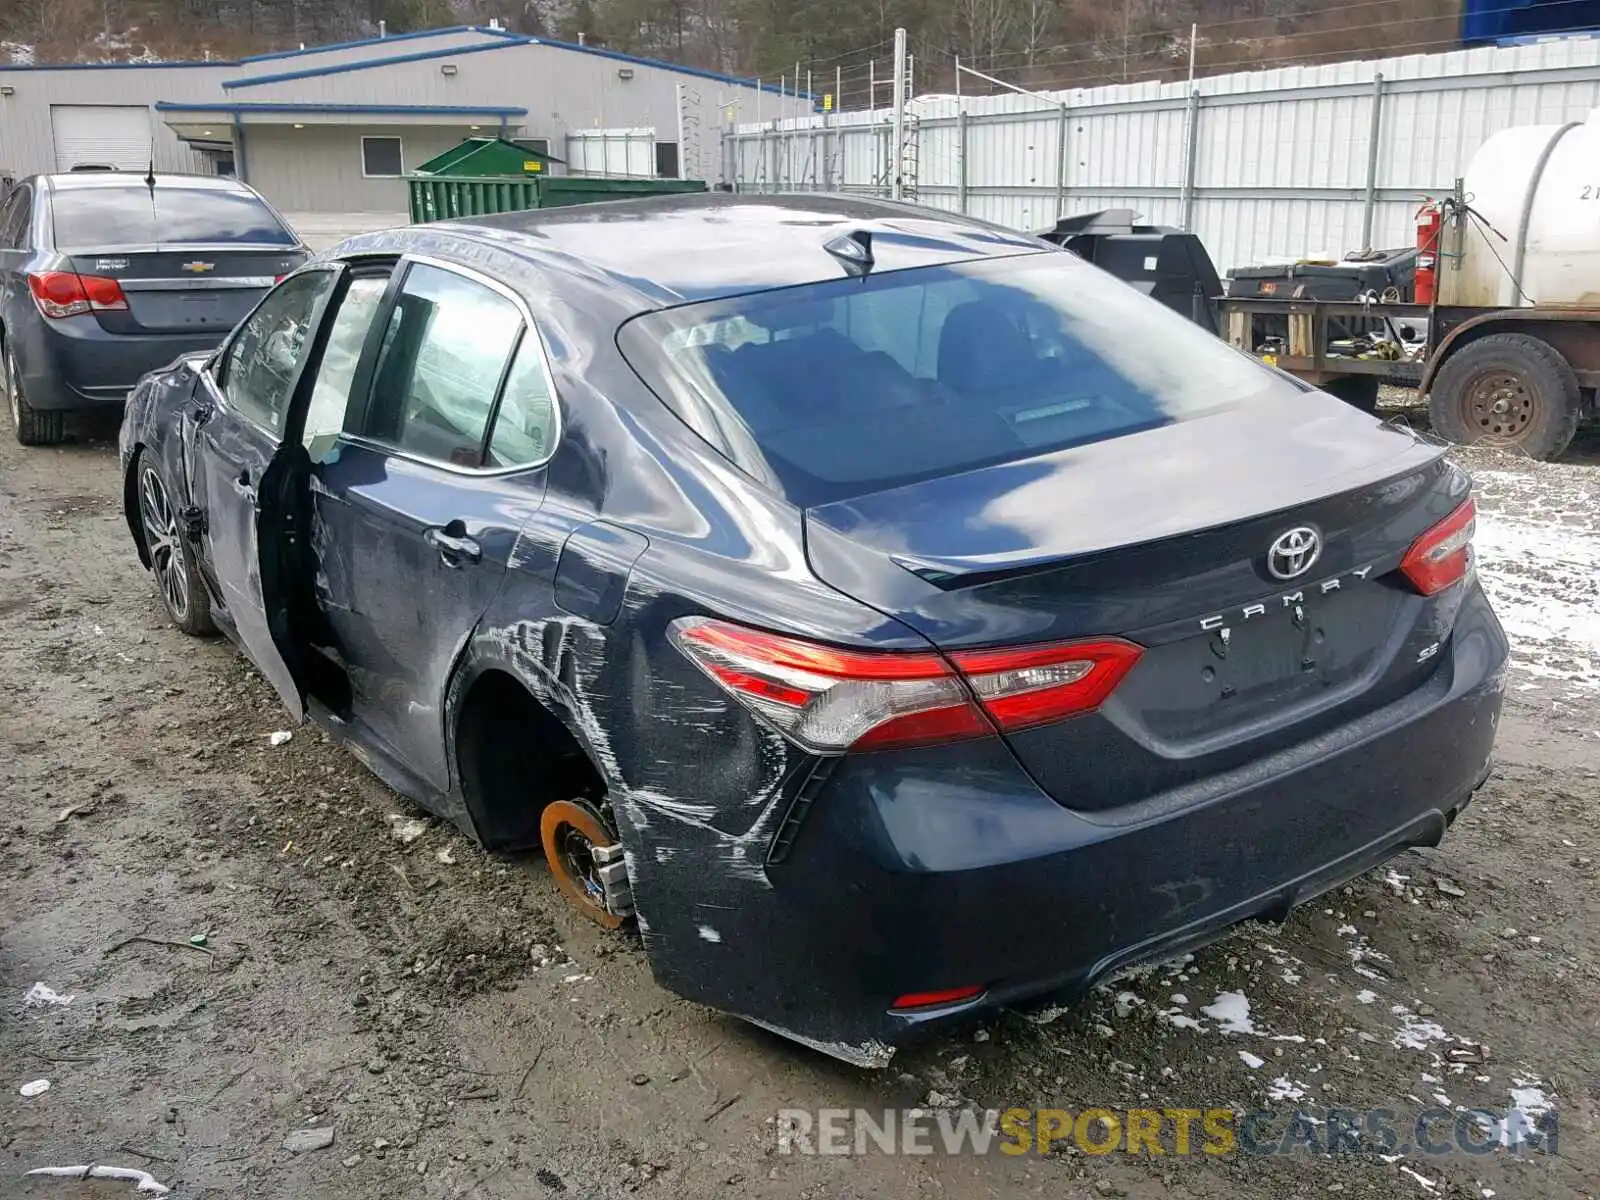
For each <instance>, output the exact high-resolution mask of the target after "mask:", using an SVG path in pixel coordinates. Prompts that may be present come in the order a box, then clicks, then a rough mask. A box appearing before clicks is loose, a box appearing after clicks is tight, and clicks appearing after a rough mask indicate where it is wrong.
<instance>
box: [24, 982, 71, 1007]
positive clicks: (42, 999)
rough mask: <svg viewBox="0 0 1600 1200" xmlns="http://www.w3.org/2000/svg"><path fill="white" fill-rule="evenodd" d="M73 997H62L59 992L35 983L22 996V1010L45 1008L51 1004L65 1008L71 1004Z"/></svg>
mask: <svg viewBox="0 0 1600 1200" xmlns="http://www.w3.org/2000/svg"><path fill="white" fill-rule="evenodd" d="M72 1001H73V997H71V996H63V995H62V994H61V993H60V992H58V991H56V990H55V989H54V988H52V987H48V986H47V985H45V984H43V983H36V984H34V985H33V986H32V987H31V988H29V989H28V990H27V991H26V992H24V993H23V994H22V1007H23V1008H45V1007H47V1006H49V1005H52V1004H59V1005H62V1006H66V1005H68V1004H71V1003H72Z"/></svg>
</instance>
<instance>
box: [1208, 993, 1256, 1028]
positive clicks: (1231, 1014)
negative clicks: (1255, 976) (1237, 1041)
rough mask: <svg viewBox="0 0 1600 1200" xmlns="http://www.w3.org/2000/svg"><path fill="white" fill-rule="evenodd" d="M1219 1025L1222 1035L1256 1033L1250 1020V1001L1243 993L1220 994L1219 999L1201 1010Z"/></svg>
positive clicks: (1218, 994)
mask: <svg viewBox="0 0 1600 1200" xmlns="http://www.w3.org/2000/svg"><path fill="white" fill-rule="evenodd" d="M1200 1011H1201V1012H1203V1013H1205V1015H1206V1016H1208V1017H1210V1018H1211V1019H1212V1020H1214V1021H1215V1022H1216V1023H1217V1030H1218V1032H1220V1033H1255V1032H1256V1027H1255V1025H1254V1024H1253V1023H1252V1022H1251V1020H1250V1001H1249V1000H1247V999H1246V998H1245V995H1244V993H1243V992H1218V993H1217V998H1216V999H1215V1000H1213V1001H1212V1002H1211V1003H1210V1004H1207V1005H1205V1006H1204V1007H1202V1008H1201V1009H1200Z"/></svg>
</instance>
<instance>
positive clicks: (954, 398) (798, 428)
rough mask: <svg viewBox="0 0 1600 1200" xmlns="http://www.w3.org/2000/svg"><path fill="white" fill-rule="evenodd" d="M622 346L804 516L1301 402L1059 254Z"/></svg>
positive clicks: (686, 312) (651, 329) (1208, 337)
mask: <svg viewBox="0 0 1600 1200" xmlns="http://www.w3.org/2000/svg"><path fill="white" fill-rule="evenodd" d="M618 344H619V345H620V347H621V348H622V351H623V354H624V355H625V356H626V357H627V359H628V361H629V362H630V363H632V364H633V366H634V368H635V369H636V370H638V371H639V373H640V374H641V376H643V377H644V379H645V381H646V382H647V383H649V384H650V386H651V387H652V388H653V389H654V390H655V392H656V393H657V395H659V396H660V397H661V398H662V400H664V401H665V402H666V403H667V405H668V406H669V407H671V408H672V409H673V410H674V411H675V412H677V413H678V415H679V416H680V417H682V418H683V420H684V421H685V423H687V424H688V425H689V426H690V428H692V429H694V430H695V431H696V432H697V433H699V434H700V435H701V436H702V437H703V438H705V439H706V440H707V441H708V442H710V443H711V444H712V445H713V446H714V447H716V448H717V449H718V450H720V451H721V452H722V453H723V454H725V455H726V456H727V457H728V458H730V459H732V460H733V461H734V462H735V463H737V464H738V465H740V466H741V467H743V468H744V469H745V470H747V471H748V472H749V473H750V474H752V475H754V476H755V477H757V478H758V479H763V480H765V481H766V482H768V483H769V484H771V485H773V486H775V487H777V488H778V489H779V490H780V491H781V492H782V493H783V494H784V495H785V496H787V497H788V498H789V499H790V500H791V501H792V502H793V503H796V504H798V505H800V506H802V507H808V506H811V505H814V504H822V503H827V502H829V501H832V500H838V499H844V498H848V497H851V496H858V495H864V494H866V493H868V492H875V491H882V490H884V489H887V488H891V487H898V486H902V485H904V484H909V483H913V482H916V481H917V480H920V479H927V478H932V477H936V476H940V475H949V474H955V473H957V472H961V471H966V470H972V469H974V468H976V467H980V466H985V465H988V464H991V463H997V462H1006V461H1009V460H1013V459H1021V458H1027V457H1030V456H1032V455H1036V454H1042V453H1046V452H1048V451H1052V450H1059V449H1063V448H1065V447H1068V446H1074V445H1080V444H1083V443H1086V442H1095V441H1103V440H1105V439H1108V438H1116V437H1125V436H1128V435H1131V434H1136V433H1138V432H1140V431H1141V430H1146V429H1152V428H1155V427H1157V426H1160V425H1167V424H1171V423H1173V422H1175V421H1185V420H1190V419H1193V418H1195V417H1198V416H1201V415H1203V414H1205V413H1207V412H1210V411H1213V410H1216V409H1219V408H1223V407H1228V406H1232V405H1236V404H1240V403H1249V402H1255V401H1260V400H1263V399H1266V398H1269V397H1278V396H1284V395H1295V394H1298V393H1296V392H1295V390H1294V388H1293V387H1292V385H1289V384H1287V383H1285V382H1283V381H1281V380H1280V379H1279V378H1278V377H1277V376H1276V375H1274V374H1273V373H1272V372H1271V371H1269V370H1267V369H1266V368H1264V367H1262V366H1260V365H1259V364H1257V363H1255V362H1254V361H1252V360H1251V359H1249V358H1247V357H1245V356H1244V355H1242V354H1239V353H1237V352H1236V351H1233V350H1231V349H1229V348H1228V347H1227V345H1225V344H1224V343H1223V342H1222V340H1221V339H1219V338H1217V337H1215V336H1213V335H1212V334H1210V333H1207V332H1205V331H1203V330H1202V329H1200V327H1199V326H1197V325H1194V324H1193V323H1191V322H1189V321H1186V320H1184V319H1183V318H1182V317H1180V316H1178V315H1177V314H1176V313H1173V312H1172V311H1171V310H1169V309H1167V308H1165V307H1163V306H1162V305H1159V304H1156V303H1154V302H1152V301H1151V300H1149V299H1147V298H1146V297H1144V296H1141V295H1140V294H1139V293H1138V292H1137V291H1135V290H1134V289H1133V288H1131V287H1128V286H1127V285H1126V284H1123V283H1121V282H1119V281H1117V280H1115V279H1112V278H1110V277H1109V276H1107V275H1105V274H1103V273H1102V272H1100V271H1098V270H1096V269H1095V268H1093V267H1090V266H1089V265H1087V264H1086V263H1083V262H1081V261H1080V260H1078V259H1077V258H1075V257H1073V256H1072V255H1069V254H1063V253H1055V252H1045V253H1035V254H1025V255H1017V256H1014V257H1010V258H1003V259H983V260H975V261H972V262H966V263H955V264H951V265H947V266H938V267H920V268H913V269H908V270H901V271H891V272H886V273H883V274H881V275H872V276H868V277H867V278H866V279H864V280H847V279H840V280H838V281H834V282H828V283H819V284H809V285H805V286H801V287H792V288H785V289H781V290H778V291H771V292H762V293H756V294H754V295H747V296H739V297H734V298H732V299H729V300H717V301H711V302H707V303H702V304H690V305H685V306H682V307H679V308H672V309H666V310H663V311H660V312H654V313H647V314H645V315H643V316H640V317H636V318H634V319H633V320H631V321H629V322H628V323H627V324H625V325H624V326H623V327H622V329H621V331H620V332H619V335H618Z"/></svg>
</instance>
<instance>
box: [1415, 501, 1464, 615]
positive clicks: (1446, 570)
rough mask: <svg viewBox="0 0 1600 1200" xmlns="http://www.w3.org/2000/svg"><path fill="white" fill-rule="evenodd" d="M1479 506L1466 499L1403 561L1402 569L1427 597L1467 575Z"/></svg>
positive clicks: (1419, 539) (1430, 531)
mask: <svg viewBox="0 0 1600 1200" xmlns="http://www.w3.org/2000/svg"><path fill="white" fill-rule="evenodd" d="M1477 518H1478V506H1477V504H1476V503H1475V502H1474V501H1473V500H1472V499H1471V497H1468V499H1467V502H1466V503H1465V504H1463V505H1462V506H1461V507H1460V508H1458V509H1456V510H1455V512H1453V513H1451V514H1450V515H1449V516H1448V517H1446V518H1445V519H1444V520H1442V521H1440V522H1439V523H1438V524H1437V525H1435V526H1434V527H1433V528H1432V529H1430V530H1428V531H1427V532H1426V533H1424V534H1423V535H1422V536H1421V537H1419V538H1418V539H1417V540H1416V541H1414V542H1412V543H1411V549H1409V550H1407V551H1406V556H1405V557H1404V558H1403V559H1401V560H1400V570H1401V572H1402V573H1403V574H1404V575H1405V577H1406V578H1407V579H1409V580H1410V581H1411V584H1412V586H1413V587H1415V588H1416V589H1417V591H1419V592H1421V593H1422V594H1423V595H1424V596H1432V595H1434V594H1435V593H1436V592H1442V591H1444V589H1445V588H1447V587H1449V586H1451V585H1452V584H1456V583H1460V582H1461V581H1462V580H1463V579H1465V578H1466V575H1467V568H1468V567H1469V566H1471V563H1472V535H1473V533H1474V532H1475V531H1476V529H1477Z"/></svg>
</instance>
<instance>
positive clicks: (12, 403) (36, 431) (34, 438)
mask: <svg viewBox="0 0 1600 1200" xmlns="http://www.w3.org/2000/svg"><path fill="white" fill-rule="evenodd" d="M4 349H5V354H4V356H3V357H0V386H3V387H4V388H5V392H6V404H7V407H8V408H10V410H11V428H12V430H13V431H14V432H15V433H16V435H17V442H18V443H19V444H20V445H23V446H54V445H56V444H57V443H58V442H60V441H61V440H62V438H63V437H65V436H66V413H64V412H61V411H59V410H51V409H37V408H34V407H33V405H31V404H29V403H28V398H27V396H25V395H24V394H23V391H22V372H21V371H20V370H19V369H18V368H17V357H16V355H14V354H12V353H11V347H10V346H9V345H8V346H6V347H5V348H4Z"/></svg>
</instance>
